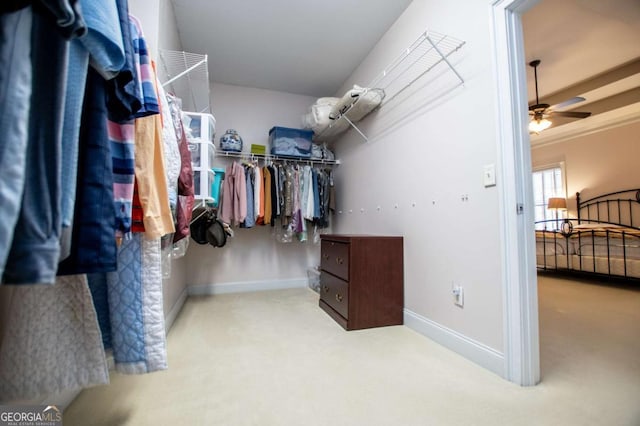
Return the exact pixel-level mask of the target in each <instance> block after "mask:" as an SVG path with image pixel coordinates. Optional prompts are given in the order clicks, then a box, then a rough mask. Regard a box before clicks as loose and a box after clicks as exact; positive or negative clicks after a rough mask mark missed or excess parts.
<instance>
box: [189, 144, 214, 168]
mask: <svg viewBox="0 0 640 426" xmlns="http://www.w3.org/2000/svg"><path fill="white" fill-rule="evenodd" d="M189 152H190V153H191V167H193V168H195V167H198V168H203V169H210V168H211V167H212V166H213V159H214V158H215V156H216V148H215V146H214V145H213V142H209V141H208V140H206V139H191V140H190V141H189Z"/></svg>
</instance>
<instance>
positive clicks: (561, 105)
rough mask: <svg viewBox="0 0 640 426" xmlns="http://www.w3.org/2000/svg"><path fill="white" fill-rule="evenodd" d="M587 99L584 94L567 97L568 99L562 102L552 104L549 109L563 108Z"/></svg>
mask: <svg viewBox="0 0 640 426" xmlns="http://www.w3.org/2000/svg"><path fill="white" fill-rule="evenodd" d="M585 100H586V99H585V98H583V97H582V96H576V97H575V98H571V99H567V100H566V101H564V102H560V103H559V104H555V105H551V106H550V107H549V109H553V110H556V109H562V108H566V107H568V106H569V105H573V104H577V103H578V102H584V101H585Z"/></svg>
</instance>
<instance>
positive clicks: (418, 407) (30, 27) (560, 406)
mask: <svg viewBox="0 0 640 426" xmlns="http://www.w3.org/2000/svg"><path fill="white" fill-rule="evenodd" d="M620 1H622V0H620ZM535 2H536V0H525V1H524V2H519V1H517V0H504V1H492V2H478V1H475V0H453V1H447V2H444V1H438V0H402V1H393V2H390V1H387V0H349V1H340V0H329V1H323V2H300V1H294V0H275V1H269V2H263V1H258V0H239V1H235V2H229V1H223V0H109V1H101V2H98V1H91V0H56V1H54V0H33V1H8V2H5V3H3V4H2V6H0V19H1V21H2V27H1V29H0V63H1V64H2V66H0V124H1V125H2V127H3V129H4V135H3V136H2V137H0V219H1V220H0V426H1V425H4V424H7V425H14V424H47V425H59V424H63V423H64V424H65V425H86V424H92V425H147V424H149V425H150V424H206V425H326V424H345V425H365V424H366V425H373V424H381V425H389V424H406V425H422V424H434V425H440V424H442V425H448V424H451V425H453V424H470V423H474V424H492V425H493V424H500V423H508V424H573V423H572V422H574V423H580V424H604V423H607V424H614V423H615V424H621V425H622V424H629V425H631V424H634V423H633V421H634V420H638V419H640V412H639V411H638V410H637V407H636V405H637V404H636V402H637V401H635V398H634V395H637V390H640V387H639V383H638V381H637V380H636V379H633V378H631V379H628V380H626V379H625V380H618V382H617V383H618V384H617V385H616V384H615V383H613V382H611V383H610V382H607V381H604V383H603V384H601V385H602V386H601V387H599V385H597V384H596V382H595V381H594V382H593V383H591V382H589V383H590V384H589V385H585V381H584V380H586V379H585V377H584V375H580V374H574V373H573V372H572V373H571V374H570V375H568V376H566V377H565V376H563V375H562V374H559V373H558V372H557V371H554V370H553V368H549V369H548V374H549V375H548V376H546V379H547V380H546V381H545V376H544V372H542V373H543V374H542V375H541V371H540V347H539V339H540V336H539V330H538V298H537V291H538V287H537V285H538V284H537V278H536V264H535V256H534V255H533V251H532V250H533V247H534V244H535V232H534V231H535V230H534V227H533V223H534V220H533V214H534V206H533V205H530V203H529V198H531V191H530V189H529V188H530V186H531V156H530V152H529V151H530V149H529V148H530V147H529V135H528V134H527V132H526V123H525V121H526V120H525V118H526V116H527V107H526V102H525V98H526V90H525V86H526V85H525V78H526V66H522V63H524V62H523V61H522V56H523V50H522V49H523V46H522V44H523V43H522V30H521V26H520V15H521V14H522V13H523V12H524V9H526V8H527V7H531V6H532V4H533V3H535ZM639 56H640V55H639ZM639 116H640V115H639ZM587 120H588V119H587ZM585 121H586V120H585ZM634 176H635V175H634ZM634 179H635V178H634ZM554 283H555V282H554V281H551V280H549V281H544V283H543V285H544V290H545V292H544V294H550V293H552V288H555V285H556V284H554ZM567 291H572V290H571V289H568V290H567ZM629 298H630V299H633V300H631V302H629V301H628V303H630V305H629V306H631V308H629V307H627V308H628V309H630V310H631V311H632V310H633V308H632V306H634V305H633V303H635V300H636V299H637V291H630V292H629ZM541 305H542V306H544V308H543V309H542V310H541V311H540V312H541V315H545V316H544V317H543V318H542V320H543V321H544V323H545V324H546V326H547V327H548V326H549V324H550V323H551V321H552V320H553V321H554V320H557V318H556V317H557V315H555V316H554V315H549V311H550V310H553V308H552V307H551V305H550V304H549V303H548V300H545V301H544V303H541ZM625 306H626V305H625ZM627 308H625V309H627ZM625 312H626V311H625ZM554 318H555V319H554ZM576 333H578V334H581V335H582V333H586V331H576ZM543 338H545V339H547V338H548V336H547V335H544V336H543ZM561 343H562V342H556V343H554V345H560V344H561ZM556 347H558V346H553V348H556ZM626 349H627V350H628V351H629V350H633V348H631V349H630V348H626ZM548 353H549V352H545V354H548ZM558 353H565V352H558ZM616 353H617V352H616ZM625 354H627V355H624V356H625V357H628V352H625ZM560 358H561V356H558V357H557V359H560ZM547 359H551V358H547ZM624 359H627V358H624ZM565 365H566V364H565ZM576 365H578V363H577V364H576ZM579 365H582V366H588V365H589V360H588V359H587V360H584V359H583V360H582V361H581V362H580V363H579ZM608 365H609V364H607V363H603V364H601V365H600V366H599V367H596V368H595V369H594V370H593V371H597V372H601V371H606V369H607V368H608V367H606V366H608ZM603 366H604V367H603ZM585 368H587V367H585ZM634 371H637V369H636V370H634ZM594 374H595V373H594ZM616 386H619V387H618V388H616ZM603 389H606V390H607V391H606V392H607V395H615V396H616V398H615V399H614V398H607V397H606V395H603V394H602V393H603V392H604V390H603ZM566 395H579V397H576V398H575V399H571V398H567V397H566ZM600 397H602V398H603V401H606V403H601V402H599V400H598V398H600ZM563 398H564V399H563ZM548 407H553V409H548ZM537 420H540V423H536V421H537ZM28 422H31V423H28ZM34 422H36V423H34ZM589 422H591V423H589Z"/></svg>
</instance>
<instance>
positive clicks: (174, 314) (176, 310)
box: [164, 286, 189, 334]
mask: <svg viewBox="0 0 640 426" xmlns="http://www.w3.org/2000/svg"><path fill="white" fill-rule="evenodd" d="M188 295H189V291H188V288H187V287H186V286H185V288H184V289H183V290H182V292H181V293H180V296H178V300H176V303H174V304H173V306H172V307H171V310H170V311H169V313H168V314H167V317H166V318H165V319H164V329H165V333H167V334H168V333H169V330H171V327H172V326H173V323H174V322H175V321H176V318H178V315H179V314H180V311H181V310H182V307H183V306H184V302H186V301H187V296H188Z"/></svg>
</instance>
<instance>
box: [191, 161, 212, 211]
mask: <svg viewBox="0 0 640 426" xmlns="http://www.w3.org/2000/svg"><path fill="white" fill-rule="evenodd" d="M214 177H215V175H214V173H213V170H211V169H207V170H205V169H202V170H198V169H194V170H193V192H194V194H195V199H196V200H203V201H205V202H209V203H213V197H212V196H211V186H212V183H213V179H214Z"/></svg>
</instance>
